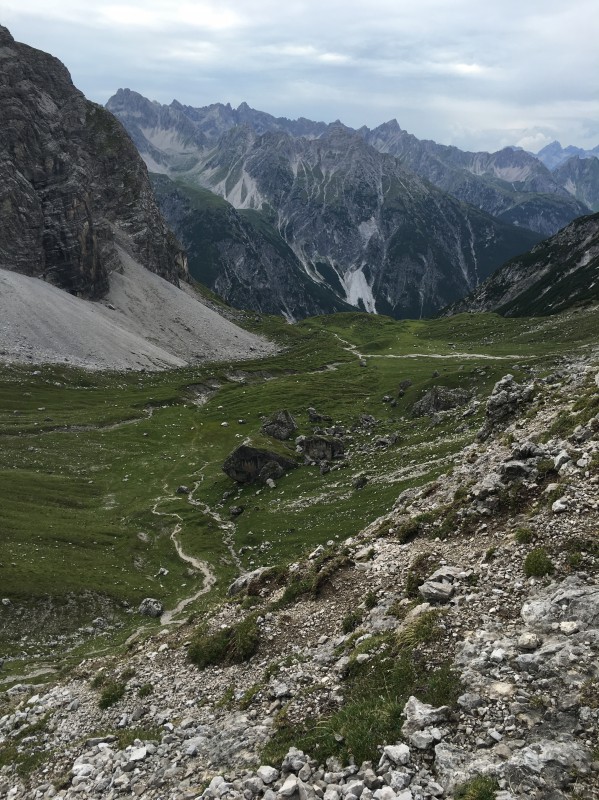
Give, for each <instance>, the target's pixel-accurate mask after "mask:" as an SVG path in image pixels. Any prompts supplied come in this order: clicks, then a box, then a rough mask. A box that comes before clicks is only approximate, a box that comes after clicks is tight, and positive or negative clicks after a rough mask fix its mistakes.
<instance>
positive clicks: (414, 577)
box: [405, 552, 439, 600]
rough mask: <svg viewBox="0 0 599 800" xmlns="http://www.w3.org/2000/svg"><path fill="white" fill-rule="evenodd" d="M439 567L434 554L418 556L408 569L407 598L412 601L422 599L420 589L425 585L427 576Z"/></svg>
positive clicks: (406, 581)
mask: <svg viewBox="0 0 599 800" xmlns="http://www.w3.org/2000/svg"><path fill="white" fill-rule="evenodd" d="M438 566H439V562H438V560H437V558H436V556H434V555H433V554H432V553H429V552H424V553H421V554H420V555H419V556H417V557H416V558H415V559H414V560H413V561H412V563H411V564H410V567H409V569H408V572H407V574H406V578H405V592H406V596H407V597H409V598H410V599H411V600H416V599H418V598H419V597H420V595H419V593H418V587H419V586H420V585H421V584H423V583H424V581H425V579H426V577H427V575H430V574H431V573H432V572H434V571H435V570H436V569H437V567H438Z"/></svg>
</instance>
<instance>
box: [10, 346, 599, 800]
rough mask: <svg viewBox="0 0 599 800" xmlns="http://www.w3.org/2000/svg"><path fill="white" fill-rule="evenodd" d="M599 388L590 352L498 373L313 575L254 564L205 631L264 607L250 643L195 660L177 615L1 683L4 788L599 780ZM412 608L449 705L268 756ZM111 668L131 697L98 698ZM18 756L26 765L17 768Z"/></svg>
mask: <svg viewBox="0 0 599 800" xmlns="http://www.w3.org/2000/svg"><path fill="white" fill-rule="evenodd" d="M598 387H599V373H597V365H596V361H595V360H593V358H591V356H589V357H588V358H587V359H585V360H581V361H578V362H576V363H570V364H568V365H565V366H564V368H563V369H562V370H561V371H560V372H559V373H556V374H555V375H552V376H549V377H547V378H545V379H543V380H536V381H532V380H531V384H530V385H529V386H522V385H518V384H517V383H516V382H515V381H513V380H512V379H511V378H509V377H506V378H505V379H503V380H502V381H500V382H499V384H498V385H497V386H496V388H495V390H494V393H493V395H492V396H491V398H490V399H489V402H488V405H487V416H486V421H485V425H484V427H483V429H482V431H481V433H480V435H479V438H478V440H477V442H476V443H474V444H471V445H469V446H468V447H467V448H466V449H465V450H464V451H463V452H462V453H460V454H459V456H458V457H456V458H454V461H453V470H452V471H451V473H450V474H448V475H446V476H444V477H442V478H439V479H438V480H437V481H436V482H435V483H433V484H428V485H427V486H425V487H422V488H419V489H413V490H409V491H407V492H405V493H404V494H403V495H401V496H400V497H399V498H398V500H397V502H396V504H395V507H394V509H393V511H392V512H391V513H390V514H388V515H387V516H386V517H384V518H380V519H378V520H376V521H375V522H373V523H372V524H371V525H370V526H369V527H368V528H366V529H365V530H364V531H362V532H361V533H359V534H357V535H356V536H355V537H354V538H353V539H350V540H348V541H346V542H345V543H343V544H342V545H334V546H333V549H332V550H331V553H329V554H327V553H326V552H325V553H324V555H325V556H326V557H327V558H328V561H327V560H326V559H325V560H323V548H319V549H318V550H317V551H315V552H314V553H313V554H311V556H310V557H309V558H308V559H307V561H306V562H305V563H302V564H298V565H295V567H292V568H291V570H290V573H291V574H288V575H287V576H286V577H285V578H284V581H285V582H287V584H288V583H289V581H291V580H293V575H294V573H295V575H296V576H298V575H299V576H302V575H306V574H309V573H310V571H311V570H312V571H314V570H316V569H318V568H321V569H323V568H324V567H322V566H320V567H316V566H315V565H322V564H325V565H326V564H329V565H330V564H331V563H334V564H335V569H334V570H332V569H331V570H330V574H329V575H328V577H327V580H326V581H323V582H322V584H323V585H322V587H321V591H320V592H319V593H317V594H316V595H315V596H312V595H306V594H304V595H300V596H299V597H298V598H297V599H296V602H293V603H288V604H282V603H280V602H279V603H277V600H280V598H281V596H282V595H283V593H284V591H285V588H284V586H283V585H280V583H279V584H277V581H274V580H273V581H271V582H269V581H268V580H266V579H265V578H267V576H268V573H260V571H258V573H257V574H256V575H255V576H254V579H253V582H252V581H250V586H252V585H253V586H254V592H253V593H252V592H250V596H247V591H248V589H247V586H246V588H245V589H242V590H241V592H240V593H239V594H236V595H235V596H233V597H232V598H231V599H230V602H227V603H225V604H224V605H223V606H222V607H221V608H220V609H219V610H218V611H217V612H216V613H215V615H214V616H213V617H212V618H211V619H210V620H209V623H208V626H209V630H210V631H211V632H218V631H219V630H222V629H223V628H225V627H230V626H232V625H234V624H236V623H238V622H240V621H241V620H243V619H244V618H246V617H248V615H249V614H250V613H254V614H257V615H258V616H257V621H256V624H257V628H258V631H259V645H258V648H257V652H255V654H253V655H252V656H251V658H250V659H249V660H248V661H246V662H244V663H239V664H233V665H226V666H223V665H217V666H208V667H206V668H204V669H202V670H200V669H198V667H197V666H195V665H194V664H192V663H190V660H189V658H188V656H187V651H188V648H189V646H190V642H191V641H192V640H193V635H194V630H195V626H194V625H193V624H191V623H189V624H184V625H182V626H180V627H179V628H177V629H176V630H174V631H173V630H170V631H169V630H166V629H164V630H163V631H161V633H160V634H157V635H154V636H152V637H150V638H148V639H146V640H144V641H142V642H137V643H134V644H133V645H132V649H131V650H130V652H129V653H128V654H127V655H126V656H122V657H119V658H114V659H112V660H110V661H101V660H96V661H93V660H88V661H87V662H83V663H82V664H81V665H80V667H79V669H78V670H77V672H76V673H75V674H74V675H73V676H71V677H70V678H69V680H67V681H65V682H60V683H57V684H56V685H54V686H52V687H51V688H48V687H44V688H43V689H39V690H37V689H36V688H35V687H33V686H27V685H17V686H14V687H12V688H11V689H10V690H9V691H7V692H6V693H5V694H4V697H3V700H2V706H0V713H1V714H3V716H1V718H0V743H2V744H1V746H2V747H3V748H4V750H3V752H5V753H6V752H7V749H6V748H7V747H12V748H13V751H12V752H13V758H12V759H8V763H5V765H4V766H3V767H2V769H1V771H0V798H10V800H17V798H50V797H61V798H65V800H67V798H75V797H90V798H117V797H121V796H130V795H133V796H138V797H143V798H151V799H153V800H158V799H159V798H160V799H163V798H164V799H165V800H166V798H169V799H170V798H172V800H175V799H177V800H179V799H180V800H183V799H184V798H185V799H186V800H187V798H189V800H191V799H192V798H196V797H200V796H203V797H205V798H207V800H208V799H209V800H212V798H226V799H227V800H229V799H230V800H237V799H239V800H241V798H243V800H253V799H254V798H262V797H264V798H266V800H278V799H279V798H294V800H295V798H299V799H300V800H308V798H321V799H322V800H341V798H349V800H354V798H356V799H357V798H362V800H371V798H375V800H396V798H398V799H399V800H430V798H434V797H440V798H451V797H456V798H458V797H466V798H474V800H476V798H481V799H482V800H484V798H487V797H489V798H492V797H495V798H497V800H511V799H512V798H535V800H565V798H597V797H599V741H598V732H599V577H598V571H599V492H598V487H599V414H596V406H593V403H596V399H597V393H598V391H599V389H598ZM584 398H586V400H587V402H586V405H585V403H584V402H583V403H581V399H583V400H584ZM588 408H591V409H592V410H593V411H594V413H595V414H596V415H593V413H588ZM585 409H586V411H585ZM558 411H562V412H563V411H567V412H568V415H569V416H568V418H569V423H568V424H567V425H564V426H561V427H560V426H556V424H555V422H556V419H557V416H558ZM448 413H454V412H448ZM459 413H462V412H459ZM579 420H580V422H581V424H577V423H578V422H579ZM552 426H553V427H552ZM331 545H332V542H331ZM335 554H336V555H337V556H338V557H337V559H336V560H335ZM242 583H243V582H242ZM256 587H257V588H256ZM410 587H411V590H410ZM252 597H253V598H254V599H252ZM256 597H257V598H258V599H256ZM243 598H245V599H243ZM254 602H257V603H258V605H256V606H255V610H254V608H253V607H252V608H250V606H251V605H252V603H254ZM431 612H436V613H434V614H433V616H430V615H431ZM351 613H353V614H356V613H357V615H358V619H357V622H356V624H355V630H347V628H348V626H347V618H348V615H350V614H351ZM427 615H428V616H427ZM424 617H425V618H426V619H434V620H435V624H436V626H437V627H436V631H435V636H434V637H433V639H432V640H429V641H428V642H427V644H426V646H425V647H424V650H423V651H422V652H424V655H425V657H426V658H428V659H430V660H431V661H434V660H435V659H440V658H444V659H446V660H449V661H450V662H451V663H452V665H453V668H454V670H455V671H456V672H457V673H458V675H459V678H460V682H461V688H460V694H459V698H458V700H457V703H456V704H455V705H454V706H450V707H446V706H442V707H436V708H435V707H432V706H430V705H426V704H424V703H422V702H421V701H420V698H418V697H411V698H410V699H409V700H408V702H407V703H406V705H405V708H404V710H403V716H404V717H405V721H404V724H403V727H402V735H401V737H400V738H399V739H398V740H397V741H386V742H385V741H380V742H376V743H374V744H378V745H379V755H380V761H374V762H373V763H365V764H355V765H354V764H351V763H349V764H348V763H340V762H338V761H336V759H332V758H329V759H328V760H327V761H326V763H324V764H319V763H318V761H316V760H313V759H311V758H310V757H309V756H310V754H304V753H302V752H301V751H298V750H291V751H290V752H289V754H288V755H287V757H286V758H285V760H284V761H283V762H282V763H280V762H279V763H276V764H273V765H271V766H266V765H262V766H261V767H260V768H259V769H258V766H259V764H260V761H261V757H260V756H261V751H262V748H263V747H264V745H265V744H266V742H267V741H268V740H269V738H270V737H271V736H272V735H273V733H276V731H277V730H278V729H279V728H280V726H281V722H282V720H283V719H284V720H285V721H286V722H287V723H288V724H299V723H301V722H302V721H303V720H305V719H307V718H315V717H316V718H318V717H319V716H322V715H325V716H326V715H330V714H331V713H334V711H335V710H336V709H339V708H340V707H342V706H343V703H344V699H345V695H346V693H347V689H346V687H347V685H348V675H349V674H350V673H351V670H352V668H353V666H354V665H355V663H357V664H360V665H365V666H364V668H365V669H368V663H369V661H371V660H372V664H373V665H374V664H375V661H376V659H377V658H379V657H380V651H381V649H384V645H380V643H381V642H385V641H389V639H388V637H390V636H391V637H395V640H401V641H404V640H405V641H409V637H410V635H413V632H414V630H415V627H414V626H415V625H416V624H417V622H418V619H419V618H424ZM344 627H345V629H346V630H347V632H344ZM385 637H387V639H385ZM402 637H403V638H402ZM369 642H370V643H372V644H373V645H374V646H373V647H372V649H369ZM421 655H422V653H421ZM111 681H114V682H116V683H117V684H118V683H119V682H120V685H122V688H123V696H122V697H121V698H120V699H118V700H117V701H116V702H115V703H114V704H113V705H110V706H109V707H107V708H105V709H101V708H100V707H99V702H98V701H99V697H100V693H101V692H102V691H105V690H106V688H107V687H109V686H110V685H111V684H110V682H111ZM340 738H343V737H340ZM25 755H30V756H31V758H32V759H33V761H32V762H31V764H30V766H29V769H28V773H29V774H28V775H25V771H24V770H21V772H22V773H23V774H19V773H18V772H17V771H16V769H15V765H16V764H17V763H19V762H22V761H23V760H24V758H25ZM38 761H39V763H38ZM460 787H466V788H460ZM485 792H486V793H485Z"/></svg>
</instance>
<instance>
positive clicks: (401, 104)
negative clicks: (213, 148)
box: [0, 0, 599, 151]
mask: <svg viewBox="0 0 599 800" xmlns="http://www.w3.org/2000/svg"><path fill="white" fill-rule="evenodd" d="M0 22H1V23H2V24H3V25H6V26H7V27H8V28H10V30H11V32H12V34H13V36H14V37H15V39H17V40H18V41H22V42H26V43H28V44H31V45H32V46H34V47H38V48H40V49H43V50H46V51H48V52H51V53H53V54H54V55H56V56H58V58H60V59H61V60H62V61H63V62H64V63H65V64H66V65H67V67H68V68H69V69H70V71H71V74H72V76H73V80H74V82H75V84H76V85H77V86H78V87H79V88H80V89H82V90H83V91H84V92H85V94H86V95H87V96H88V97H89V98H90V99H92V100H96V101H97V102H102V103H103V102H105V101H106V100H107V99H108V98H109V97H110V96H111V95H112V94H114V92H115V91H116V90H117V89H118V88H119V87H129V88H131V89H135V90H136V91H138V92H141V93H142V94H144V95H145V96H146V97H149V98H151V99H154V100H158V101H160V102H163V103H168V102H170V101H171V100H172V99H173V98H177V99H178V100H179V101H181V102H183V103H186V104H189V105H194V106H202V105H207V104H209V103H213V102H230V103H231V104H232V105H233V106H237V105H239V103H241V102H242V101H243V100H245V101H246V102H248V103H249V104H250V105H251V106H253V107H254V108H259V109H261V110H263V111H268V112H270V113H271V114H275V115H277V116H287V117H298V116H305V117H309V118H311V119H318V120H324V121H326V122H330V121H333V120H335V119H341V120H342V121H343V122H345V123H346V124H348V125H351V126H353V127H359V126H360V125H364V124H365V125H368V126H369V127H373V126H376V125H378V124H380V123H381V122H384V121H386V120H388V119H392V118H393V117H395V118H397V120H398V122H399V124H400V125H401V127H402V128H404V129H406V130H408V131H410V132H411V133H414V134H415V135H416V136H418V137H419V138H430V139H435V140H436V141H438V142H442V143H444V144H455V145H457V146H458V147H461V148H464V149H471V150H473V149H485V150H496V149H499V148H500V147H503V146H505V145H508V144H519V145H521V146H523V147H525V148H527V149H529V150H532V151H537V150H539V149H540V148H541V147H543V146H544V145H545V144H547V143H548V142H550V141H552V140H553V139H559V140H560V141H561V142H562V144H563V145H566V144H576V145H579V146H582V147H594V146H596V145H597V144H599V80H598V77H599V47H597V31H598V30H599V3H598V2H597V0H559V2H558V1H557V0H496V2H493V3H489V2H487V1H486V0H361V2H355V0H215V1H214V2H213V0H187V2H183V1H182V0H122V2H119V1H118V0H113V2H110V1H109V0H86V1H84V2H82V0H0Z"/></svg>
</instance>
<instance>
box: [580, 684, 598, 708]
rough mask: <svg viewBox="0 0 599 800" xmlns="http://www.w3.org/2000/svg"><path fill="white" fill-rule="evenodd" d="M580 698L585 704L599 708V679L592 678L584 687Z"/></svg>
mask: <svg viewBox="0 0 599 800" xmlns="http://www.w3.org/2000/svg"><path fill="white" fill-rule="evenodd" d="M580 698H581V701H582V703H584V705H585V706H590V707H591V708H599V679H597V678H590V679H589V680H588V681H586V682H585V683H584V685H583V687H582V691H581V693H580Z"/></svg>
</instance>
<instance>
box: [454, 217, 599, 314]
mask: <svg viewBox="0 0 599 800" xmlns="http://www.w3.org/2000/svg"><path fill="white" fill-rule="evenodd" d="M598 296H599V214H593V215H591V216H586V217H581V218H580V219H577V220H574V222H572V223H571V224H570V225H568V226H567V227H565V228H564V229H563V230H562V231H560V232H559V233H557V234H556V235H555V236H552V237H551V238H550V239H547V240H546V241H544V242H541V243H540V244H538V245H536V247H533V249H532V250H531V251H530V253H527V254H526V255H525V256H522V257H519V258H514V259H512V260H511V261H508V262H507V263H506V264H504V265H503V266H502V267H501V268H500V269H499V270H497V272H496V273H495V274H494V275H492V276H491V278H489V280H488V281H486V282H485V283H483V284H482V285H481V286H480V287H479V288H478V289H477V290H476V291H474V292H473V293H472V294H471V295H469V296H468V297H466V298H465V299H464V300H463V301H461V302H459V303H456V304H455V305H454V306H452V307H451V309H450V313H461V312H463V311H497V312H498V313H500V314H506V315H508V316H524V315H545V314H554V313H556V312H558V311H561V310H563V309H565V308H569V307H571V306H573V305H575V304H578V303H593V302H595V301H596V300H597V297H598Z"/></svg>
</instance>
